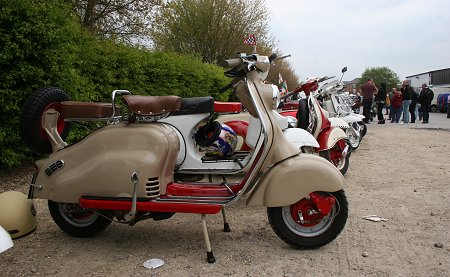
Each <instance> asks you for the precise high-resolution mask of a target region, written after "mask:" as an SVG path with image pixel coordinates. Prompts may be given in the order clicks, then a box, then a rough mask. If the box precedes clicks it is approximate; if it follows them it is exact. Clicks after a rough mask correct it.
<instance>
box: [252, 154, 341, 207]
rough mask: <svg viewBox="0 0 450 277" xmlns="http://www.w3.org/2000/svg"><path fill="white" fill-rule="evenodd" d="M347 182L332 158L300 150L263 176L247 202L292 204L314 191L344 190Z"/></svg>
mask: <svg viewBox="0 0 450 277" xmlns="http://www.w3.org/2000/svg"><path fill="white" fill-rule="evenodd" d="M344 183H345V180H344V177H343V176H342V174H341V173H340V172H339V170H338V169H337V168H336V167H335V166H334V165H333V164H331V163H330V162H329V161H327V160H325V159H324V158H321V157H319V156H317V155H313V154H300V155H296V156H293V157H290V158H288V159H286V160H283V161H281V162H280V163H277V164H276V165H274V166H273V167H272V168H271V169H270V170H269V171H268V172H267V173H266V174H265V175H264V176H263V177H261V179H260V180H259V181H258V183H257V184H256V186H255V188H254V189H253V191H252V192H251V194H250V196H249V197H248V199H247V205H248V206H266V207H282V206H288V205H292V204H294V203H296V202H298V201H299V200H300V199H302V198H305V197H308V195H309V194H310V193H311V192H314V191H326V192H335V191H338V190H341V189H342V188H343V187H344Z"/></svg>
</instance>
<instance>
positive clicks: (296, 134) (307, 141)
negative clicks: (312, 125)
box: [283, 128, 345, 149]
mask: <svg viewBox="0 0 450 277" xmlns="http://www.w3.org/2000/svg"><path fill="white" fill-rule="evenodd" d="M283 134H284V136H285V137H286V138H287V140H288V141H289V142H290V143H292V144H294V145H295V146H296V147H297V148H299V149H300V148H301V147H303V146H309V147H314V148H319V146H320V145H319V143H318V142H317V140H316V139H315V138H314V137H313V135H311V133H309V132H308V131H306V130H303V129H301V128H288V129H285V130H283ZM344 135H345V134H344Z"/></svg>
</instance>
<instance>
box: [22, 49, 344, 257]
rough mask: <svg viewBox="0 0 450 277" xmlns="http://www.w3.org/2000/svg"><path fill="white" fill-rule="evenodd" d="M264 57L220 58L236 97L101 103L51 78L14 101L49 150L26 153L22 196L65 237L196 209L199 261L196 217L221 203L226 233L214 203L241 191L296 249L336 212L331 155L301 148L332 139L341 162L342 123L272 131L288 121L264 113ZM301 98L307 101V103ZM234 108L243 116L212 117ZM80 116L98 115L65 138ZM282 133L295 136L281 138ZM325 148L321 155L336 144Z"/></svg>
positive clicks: (272, 109) (268, 107)
mask: <svg viewBox="0 0 450 277" xmlns="http://www.w3.org/2000/svg"><path fill="white" fill-rule="evenodd" d="M275 59H276V55H272V56H270V57H267V56H262V55H258V54H250V55H247V54H238V55H237V56H236V57H233V58H231V59H229V60H227V61H225V62H224V67H225V68H226V69H227V71H226V72H225V75H226V76H228V77H230V78H231V82H230V84H229V85H228V86H226V87H225V88H223V90H226V89H232V90H233V92H234V93H235V94H236V96H237V97H238V98H239V99H240V101H241V103H218V102H214V99H212V98H211V97H200V98H188V99H182V98H180V97H177V96H143V95H133V94H132V93H131V92H129V91H127V90H116V91H114V92H113V93H112V95H111V102H110V103H92V102H79V101H70V99H69V96H68V95H67V94H66V93H65V92H64V91H63V90H62V89H59V88H44V89H41V90H38V91H36V92H35V93H34V94H32V95H31V96H30V98H29V99H28V100H27V102H26V104H25V106H24V110H23V116H22V123H21V128H22V136H23V138H24V141H25V142H27V144H28V145H29V146H30V148H31V149H32V150H33V151H35V152H38V153H41V154H42V153H44V154H49V155H48V157H47V158H44V159H41V160H38V161H37V162H36V172H35V174H34V176H33V179H32V180H31V185H30V191H29V196H28V197H29V199H33V198H41V199H47V200H48V208H49V211H50V214H51V216H52V218H53V220H54V221H55V223H56V224H57V225H58V226H59V228H61V230H63V231H64V232H66V233H68V234H70V235H73V236H77V237H89V236H93V235H96V234H98V233H100V232H102V231H104V230H105V229H106V228H107V227H108V226H109V225H110V224H111V223H112V222H116V223H120V224H127V225H130V226H133V225H135V224H137V223H138V222H140V221H142V220H144V219H150V218H152V219H154V220H164V219H169V218H170V217H172V216H173V215H174V214H176V213H181V214H182V213H195V214H199V215H200V222H201V225H202V230H203V240H204V243H205V246H206V252H207V261H208V262H209V263H212V262H214V261H215V256H214V254H213V252H212V247H211V243H210V240H209V235H208V231H207V222H206V216H207V215H213V214H217V213H220V212H221V213H222V217H223V220H224V231H230V225H229V223H228V222H227V219H226V213H225V209H226V207H228V206H230V205H232V204H234V203H236V202H237V201H239V200H240V198H241V197H242V196H244V195H247V196H248V197H247V198H246V204H247V205H248V206H262V207H266V209H267V215H268V221H269V223H270V225H271V227H272V229H273V231H274V232H275V233H276V234H277V236H278V237H280V239H282V240H283V241H285V242H286V243H288V244H290V245H292V246H295V247H297V248H303V249H313V248H317V247H320V246H323V245H326V244H328V243H330V242H331V241H333V240H334V239H335V238H336V237H337V236H338V235H339V234H340V232H341V231H342V230H343V228H344V226H345V224H346V221H347V216H348V203H347V199H346V196H345V192H344V185H345V180H344V178H343V176H342V174H341V172H340V171H339V170H338V169H337V168H336V164H334V165H333V164H332V163H330V162H329V161H327V160H325V159H323V158H321V157H319V156H318V155H314V154H311V153H308V151H302V149H305V147H306V148H307V147H312V148H314V147H315V148H320V147H321V146H320V143H317V141H316V140H315V138H317V139H318V140H319V141H322V140H324V141H325V140H330V141H333V140H336V143H334V144H332V145H334V146H335V147H336V148H339V152H340V153H341V156H340V157H338V158H336V159H337V160H342V157H343V158H344V160H346V159H348V158H347V157H348V156H349V155H348V153H349V149H350V147H349V145H348V144H347V143H346V141H347V139H346V138H345V137H344V135H343V132H342V133H340V132H336V131H335V132H334V133H333V132H330V133H329V134H328V135H327V136H322V137H321V135H319V133H320V132H317V130H316V129H314V127H311V130H309V131H310V132H311V133H308V134H307V135H306V134H305V132H303V131H304V130H302V131H300V130H298V131H295V130H291V131H288V132H286V131H284V130H286V129H289V128H286V127H287V125H289V120H287V118H286V117H283V116H280V115H279V113H277V112H276V108H277V107H278V105H279V100H280V96H279V92H278V89H276V87H274V86H273V85H270V84H265V83H264V82H263V80H264V79H265V78H266V77H267V74H268V71H269V69H270V66H271V63H272V62H273V60H275ZM118 99H121V100H122V101H123V106H122V108H120V109H119V108H118V105H117V103H116V101H118ZM314 100H315V99H314ZM310 102H311V103H308V107H309V108H310V110H311V109H319V107H318V105H317V103H316V102H313V101H310ZM243 108H244V109H245V110H246V111H247V112H248V115H246V116H248V118H247V120H231V121H227V123H228V124H229V125H227V124H221V123H219V122H218V121H217V120H216V117H217V114H226V113H229V114H233V115H236V114H239V113H240V111H241V110H242V109H243ZM310 114H312V113H310ZM316 114H317V113H314V115H313V116H311V117H314V116H315V115H316ZM316 117H317V116H316ZM325 119H326V116H324V115H323V114H322V115H321V117H320V118H318V117H317V118H315V120H317V121H319V120H322V121H325ZM85 121H94V122H101V123H102V124H99V125H98V126H99V128H97V129H96V130H94V131H92V132H90V133H89V134H88V135H87V136H86V137H85V138H83V139H82V140H80V141H79V142H77V143H73V144H68V143H67V142H66V137H67V135H68V133H69V132H70V123H71V122H85ZM286 122H287V123H286ZM315 124H316V126H318V125H319V124H318V123H315ZM329 125H330V126H331V124H329ZM230 126H232V127H230ZM283 126H284V127H283ZM308 126H309V125H308ZM293 129H296V128H293ZM298 129H300V128H298ZM339 131H341V130H340V129H339ZM289 132H294V133H291V134H294V135H293V136H294V137H297V138H298V136H302V139H300V140H298V139H297V141H296V140H295V139H289V137H290V136H289V135H287V133H289ZM297 135H298V136H297ZM238 137H241V138H243V139H241V141H239V138H238ZM324 145H325V144H324ZM330 145H331V142H330ZM334 146H333V147H334ZM333 149H334V148H333ZM322 150H327V149H325V148H324V149H321V150H320V151H322ZM329 150H330V151H328V152H327V155H329V156H330V157H328V158H329V159H330V160H333V159H334V158H333V157H334V156H337V154H335V152H333V151H332V150H331V149H329ZM320 151H319V152H320ZM333 153H334V154H333ZM347 164H348V163H347ZM198 176H200V177H199V178H197V177H198ZM201 176H208V177H209V178H203V179H202V178H201ZM205 179H206V180H205ZM217 179H219V180H220V181H215V180H217ZM219 251H220V250H219Z"/></svg>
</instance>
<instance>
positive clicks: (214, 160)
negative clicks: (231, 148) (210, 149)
mask: <svg viewBox="0 0 450 277" xmlns="http://www.w3.org/2000/svg"><path fill="white" fill-rule="evenodd" d="M249 153H250V152H248V151H236V152H235V153H234V154H233V155H231V156H226V157H209V156H204V157H202V162H204V163H217V162H235V161H239V162H241V161H243V160H244V159H245V157H247V156H248V154H249Z"/></svg>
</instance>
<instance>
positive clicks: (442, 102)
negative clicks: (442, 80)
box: [437, 92, 450, 113]
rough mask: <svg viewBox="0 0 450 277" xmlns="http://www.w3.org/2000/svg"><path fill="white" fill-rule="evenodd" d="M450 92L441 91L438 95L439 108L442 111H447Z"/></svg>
mask: <svg viewBox="0 0 450 277" xmlns="http://www.w3.org/2000/svg"><path fill="white" fill-rule="evenodd" d="M449 95H450V93H449V92H443V93H439V94H438V97H437V109H438V110H439V111H440V112H441V113H445V112H447V101H448V97H449Z"/></svg>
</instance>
